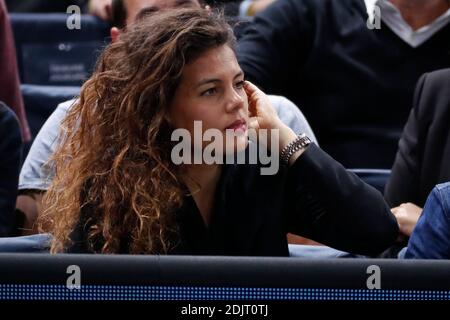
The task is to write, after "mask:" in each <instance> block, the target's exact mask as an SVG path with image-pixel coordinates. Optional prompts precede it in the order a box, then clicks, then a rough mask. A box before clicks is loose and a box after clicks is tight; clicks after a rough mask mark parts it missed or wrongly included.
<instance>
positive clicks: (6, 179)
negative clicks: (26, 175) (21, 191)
mask: <svg viewBox="0 0 450 320" xmlns="http://www.w3.org/2000/svg"><path fill="white" fill-rule="evenodd" d="M21 155H22V137H21V132H20V127H19V122H18V120H17V118H16V117H15V116H14V113H13V112H12V111H11V110H10V109H9V108H7V107H6V106H5V105H4V104H3V103H2V102H0V237H6V236H11V235H12V232H13V227H14V208H15V206H16V197H17V186H18V182H19V170H20V162H21Z"/></svg>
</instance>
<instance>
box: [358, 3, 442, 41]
mask: <svg viewBox="0 0 450 320" xmlns="http://www.w3.org/2000/svg"><path fill="white" fill-rule="evenodd" d="M364 2H365V4H366V9H367V14H368V15H369V19H370V21H374V19H375V18H376V16H375V13H376V10H375V9H376V6H378V8H379V9H380V10H379V12H380V16H381V20H383V22H384V23H385V24H386V25H387V26H388V27H389V28H390V29H391V30H392V31H393V32H394V33H395V34H396V35H397V36H398V37H399V38H400V39H402V40H403V41H405V42H406V43H407V44H409V45H410V46H411V47H413V48H416V47H418V46H420V45H421V44H423V43H424V42H426V41H427V40H428V39H430V38H431V37H432V36H433V35H434V34H436V33H437V32H438V31H439V30H441V29H442V28H444V27H445V26H446V25H447V24H449V23H450V9H448V10H447V11H446V12H445V13H443V14H442V15H441V16H440V17H438V18H437V19H435V20H434V21H433V22H432V23H430V24H428V25H426V26H423V27H421V28H420V29H418V30H416V31H414V30H413V29H412V28H411V26H410V25H409V24H408V23H407V22H406V21H405V20H404V19H403V17H402V15H401V13H400V11H399V10H398V9H397V7H395V6H394V5H393V4H392V3H391V2H390V1H389V0H364ZM449 40H450V39H449Z"/></svg>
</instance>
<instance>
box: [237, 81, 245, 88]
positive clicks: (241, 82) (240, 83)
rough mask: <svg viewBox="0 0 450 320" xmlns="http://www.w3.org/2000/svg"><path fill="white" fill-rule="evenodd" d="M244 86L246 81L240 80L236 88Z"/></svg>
mask: <svg viewBox="0 0 450 320" xmlns="http://www.w3.org/2000/svg"><path fill="white" fill-rule="evenodd" d="M243 87H244V81H239V82H238V83H236V88H239V89H241V88H243Z"/></svg>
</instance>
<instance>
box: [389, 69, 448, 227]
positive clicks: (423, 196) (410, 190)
mask: <svg viewBox="0 0 450 320" xmlns="http://www.w3.org/2000/svg"><path fill="white" fill-rule="evenodd" d="M449 88H450V69H444V70H439V71H435V72H431V73H427V74H425V75H423V76H422V77H421V78H420V80H419V82H418V84H417V88H416V92H415V95H414V107H413V109H412V110H411V113H410V115H409V119H408V122H407V123H406V126H405V129H404V131H403V134H402V137H401V139H400V142H399V149H398V152H397V155H396V157H395V162H394V165H393V167H392V170H391V176H390V178H389V181H388V183H387V184H386V188H385V191H384V196H385V199H386V201H387V202H388V204H389V205H390V206H392V207H393V209H392V212H393V213H394V215H395V216H396V217H397V220H398V222H399V226H400V231H401V232H402V233H403V234H404V235H406V236H410V235H411V233H412V231H413V229H414V227H415V225H416V223H417V220H418V219H419V217H420V215H421V213H422V207H423V206H424V204H425V201H426V200H427V197H428V195H429V194H430V192H431V191H432V190H433V188H434V186H435V185H437V184H440V183H444V182H447V181H450V91H449ZM436 192H437V191H436ZM436 192H435V194H436Z"/></svg>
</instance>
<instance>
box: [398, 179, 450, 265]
mask: <svg viewBox="0 0 450 320" xmlns="http://www.w3.org/2000/svg"><path fill="white" fill-rule="evenodd" d="M404 258H406V259H450V183H449V182H447V183H444V184H440V185H437V186H436V187H435V188H433V190H432V192H431V193H430V195H429V197H428V199H427V202H426V203H425V207H424V208H423V213H422V215H421V216H420V218H419V221H418V222H417V225H416V227H415V228H414V231H413V232H412V234H411V238H410V239H409V242H408V247H407V249H406V252H405V254H404Z"/></svg>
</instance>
